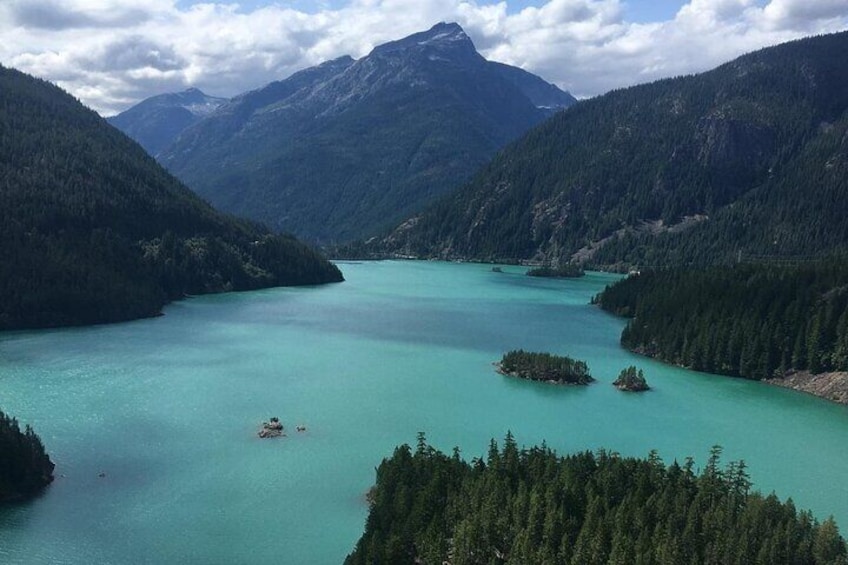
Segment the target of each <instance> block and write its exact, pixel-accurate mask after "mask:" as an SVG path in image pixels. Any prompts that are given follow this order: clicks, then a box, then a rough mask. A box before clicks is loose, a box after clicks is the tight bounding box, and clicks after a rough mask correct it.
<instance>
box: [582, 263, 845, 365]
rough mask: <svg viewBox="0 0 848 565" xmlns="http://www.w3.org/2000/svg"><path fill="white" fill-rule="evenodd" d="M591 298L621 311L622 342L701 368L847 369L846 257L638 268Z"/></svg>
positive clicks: (606, 307) (667, 358)
mask: <svg viewBox="0 0 848 565" xmlns="http://www.w3.org/2000/svg"><path fill="white" fill-rule="evenodd" d="M596 301H597V302H598V303H599V304H600V305H601V307H603V308H604V309H605V310H609V311H610V312H613V313H615V314H619V315H622V316H628V317H631V318H632V319H631V320H630V322H628V324H627V326H626V327H625V329H624V331H623V332H622V335H621V343H622V345H624V346H625V347H628V348H629V349H632V350H634V351H637V352H639V353H644V354H646V355H650V356H652V357H656V358H658V359H661V360H663V361H667V362H669V363H674V364H677V365H682V366H684V367H689V368H692V369H695V370H699V371H706V372H709V373H719V374H723V375H732V376H739V377H744V378H748V379H764V378H771V377H775V376H781V375H783V374H785V373H786V372H787V371H789V370H791V369H795V370H804V369H806V370H809V371H811V372H812V373H819V372H822V371H848V260H846V257H845V256H840V257H836V258H832V259H830V260H827V261H822V262H816V263H812V264H808V265H801V266H781V265H744V264H743V265H737V266H733V267H721V266H718V267H712V268H708V269H673V270H664V271H654V272H644V273H640V274H638V275H634V276H630V277H628V278H626V279H623V280H621V281H619V282H618V283H616V284H614V285H612V286H610V287H608V288H607V289H606V290H605V291H604V292H602V293H601V294H600V295H599V296H598V297H597V298H596Z"/></svg>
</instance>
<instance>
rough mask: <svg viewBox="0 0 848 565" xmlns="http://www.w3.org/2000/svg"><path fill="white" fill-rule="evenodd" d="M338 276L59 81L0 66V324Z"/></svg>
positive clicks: (151, 306) (107, 318)
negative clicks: (172, 171) (202, 186)
mask: <svg viewBox="0 0 848 565" xmlns="http://www.w3.org/2000/svg"><path fill="white" fill-rule="evenodd" d="M340 280H342V275H341V273H340V272H339V270H338V269H337V268H336V267H335V265H333V264H331V263H329V262H328V261H327V260H326V259H324V258H323V257H321V256H320V255H319V254H318V253H316V252H315V251H313V250H312V249H310V248H308V247H306V246H305V245H303V244H302V243H299V242H298V241H296V240H294V239H293V238H291V237H284V236H278V235H274V234H271V233H270V232H269V231H268V230H267V229H266V228H263V227H262V226H259V225H257V224H254V223H252V222H248V221H244V220H238V219H235V218H231V217H228V216H225V215H223V214H221V213H219V212H216V211H215V210H214V209H212V207H210V206H209V205H208V204H206V203H205V202H203V201H202V200H201V199H200V198H199V197H198V196H196V195H195V194H194V193H192V192H191V191H190V190H189V189H188V188H186V187H185V186H183V185H182V184H181V183H180V182H179V181H178V180H177V179H175V178H174V177H172V176H171V175H169V174H168V173H167V172H166V171H165V170H164V169H163V168H162V167H161V166H159V165H158V164H157V163H156V161H154V160H153V158H152V157H150V156H149V155H148V154H147V153H146V152H145V151H144V150H143V149H142V148H141V147H140V146H139V145H138V144H136V143H135V142H133V141H132V140H131V139H129V138H128V137H126V136H125V135H124V134H122V133H121V132H119V131H118V130H116V129H115V128H113V127H111V126H109V125H108V124H107V123H106V122H105V121H104V120H103V119H102V118H101V117H100V116H98V115H97V114H96V113H94V112H93V111H91V110H88V109H87V108H85V107H83V106H82V105H81V104H80V103H79V102H77V101H76V100H75V99H74V98H73V97H71V96H70V95H69V94H67V93H65V92H64V91H62V90H61V89H59V88H58V87H56V86H54V85H52V84H50V83H48V82H45V81H42V80H39V79H35V78H33V77H31V76H28V75H26V74H24V73H21V72H19V71H16V70H14V69H8V68H4V67H2V66H0V296H2V297H3V301H2V303H0V330H8V329H21V328H37V327H50V326H66V325H79V324H91V323H100V322H113V321H120V320H128V319H133V318H139V317H145V316H154V315H157V314H158V313H159V312H160V310H161V308H162V306H163V305H164V304H165V303H167V302H168V301H170V300H175V299H178V298H182V297H183V296H185V295H186V294H200V293H206V292H219V291H227V290H247V289H255V288H262V287H268V286H275V285H293V284H318V283H322V282H331V281H340Z"/></svg>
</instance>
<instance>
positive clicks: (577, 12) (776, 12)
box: [0, 0, 848, 115]
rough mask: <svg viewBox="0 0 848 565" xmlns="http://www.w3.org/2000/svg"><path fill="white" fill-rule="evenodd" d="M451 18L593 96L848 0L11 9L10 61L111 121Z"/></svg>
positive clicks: (825, 29) (530, 66)
mask: <svg viewBox="0 0 848 565" xmlns="http://www.w3.org/2000/svg"><path fill="white" fill-rule="evenodd" d="M440 21H446V22H457V23H459V24H460V25H461V26H462V27H463V28H464V29H465V31H466V33H467V34H468V35H469V36H470V37H471V39H472V40H473V41H474V44H475V45H476V47H477V49H478V51H480V52H481V53H482V54H483V55H484V56H485V57H486V58H488V59H490V60H496V61H501V62H504V63H508V64H511V65H516V66H519V67H522V68H524V69H526V70H528V71H530V72H533V73H536V74H538V75H540V76H541V77H542V78H544V79H546V80H547V81H549V82H552V83H554V84H556V85H557V86H559V87H560V88H562V89H564V90H568V91H569V92H571V93H572V94H574V95H575V96H577V97H579V98H584V97H589V96H595V95H598V94H602V93H604V92H607V91H609V90H611V89H614V88H620V87H626V86H630V85H634V84H639V83H644V82H648V81H652V80H656V79H659V78H665V77H669V76H678V75H682V74H690V73H694V72H701V71H705V70H709V69H711V68H713V67H715V66H717V65H719V64H721V63H723V62H726V61H729V60H731V59H733V58H735V57H737V56H739V55H741V54H743V53H746V52H749V51H753V50H756V49H759V48H761V47H766V46H769V45H774V44H777V43H782V42H784V41H788V40H791V39H796V38H799V37H804V36H809V35H815V34H821V33H830V32H836V31H842V30H845V29H848V1H846V0H690V1H688V2H687V1H686V0H503V1H491V2H489V1H485V0H477V1H475V0H218V1H216V0H202V1H201V0H0V64H3V65H5V66H8V67H14V68H17V69H19V70H22V71H24V72H27V73H30V74H33V75H35V76H38V77H41V78H44V79H47V80H50V81H52V82H54V83H56V84H58V85H59V86H61V87H62V88H64V89H65V90H67V91H69V92H70V93H71V94H73V95H74V96H76V97H77V98H78V99H80V100H81V101H82V102H83V103H85V104H86V105H88V106H89V107H91V108H93V109H95V110H97V111H98V112H100V113H101V114H103V115H112V114H115V113H117V112H120V111H122V110H125V109H126V108H128V107H130V106H131V105H133V104H135V103H137V102H139V101H141V100H143V99H144V98H147V97H149V96H153V95H156V94H161V93H163V92H177V91H180V90H184V89H186V88H189V87H197V88H200V89H201V90H203V91H204V92H206V93H207V94H211V95H214V96H224V97H230V96H234V95H236V94H239V93H241V92H245V91H248V90H252V89H255V88H259V87H261V86H263V85H265V84H267V83H269V82H271V81H274V80H280V79H283V78H286V77H287V76H289V75H291V74H292V73H294V72H296V71H298V70H300V69H303V68H306V67H309V66H312V65H316V64H318V63H321V62H323V61H326V60H328V59H333V58H335V57H339V56H342V55H350V56H352V57H354V58H359V57H363V56H365V55H367V54H368V53H369V52H370V50H371V49H372V48H373V47H374V46H375V45H379V44H381V43H384V42H386V41H390V40H393V39H399V38H401V37H404V36H406V35H409V34H412V33H415V32H417V31H422V30H425V29H428V28H430V27H431V26H433V25H434V24H436V23H438V22H440Z"/></svg>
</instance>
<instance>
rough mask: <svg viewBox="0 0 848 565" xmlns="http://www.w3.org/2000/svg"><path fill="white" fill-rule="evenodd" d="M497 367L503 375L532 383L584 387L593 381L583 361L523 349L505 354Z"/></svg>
mask: <svg viewBox="0 0 848 565" xmlns="http://www.w3.org/2000/svg"><path fill="white" fill-rule="evenodd" d="M497 367H498V372H499V373H501V374H503V375H508V376H510V377H520V378H522V379H530V380H533V381H544V382H549V383H559V384H575V385H586V384H589V383H591V382H592V381H594V380H595V379H593V378H592V376H591V375H590V374H589V367H588V366H587V365H586V363H585V362H583V361H575V360H574V359H572V358H570V357H561V356H559V355H551V354H550V353H534V352H530V351H524V350H523V349H518V350H513V351H510V352H509V353H505V354H504V356H503V358H501V361H500V363H498V364H497Z"/></svg>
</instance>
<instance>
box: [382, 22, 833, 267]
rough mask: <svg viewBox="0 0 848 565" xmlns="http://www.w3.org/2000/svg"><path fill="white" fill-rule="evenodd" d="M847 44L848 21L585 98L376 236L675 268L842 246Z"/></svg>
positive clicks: (473, 253) (471, 252)
mask: <svg viewBox="0 0 848 565" xmlns="http://www.w3.org/2000/svg"><path fill="white" fill-rule="evenodd" d="M846 50H848V33H840V34H835V35H830V36H823V37H815V38H809V39H805V40H801V41H796V42H792V43H788V44H784V45H781V46H777V47H772V48H768V49H764V50H761V51H758V52H756V53H752V54H749V55H746V56H743V57H740V58H739V59H737V60H735V61H733V62H731V63H727V64H725V65H722V66H721V67H718V68H717V69H715V70H713V71H710V72H707V73H703V74H700V75H696V76H689V77H682V78H676V79H670V80H663V81H659V82H656V83H652V84H647V85H642V86H637V87H633V88H628V89H625V90H619V91H615V92H612V93H609V94H607V95H604V96H601V97H599V98H596V99H592V100H588V101H585V102H582V103H581V104H579V105H577V106H575V107H573V108H571V109H569V110H568V111H566V112H562V113H560V114H558V115H557V116H554V117H553V118H551V120H549V121H548V122H546V123H545V124H543V125H541V126H539V127H538V128H536V129H534V130H533V131H531V132H530V133H528V134H527V135H526V136H525V137H523V138H522V139H521V140H519V141H517V142H515V143H514V144H512V145H511V146H509V147H508V148H506V149H505V150H504V151H502V152H501V153H500V154H499V155H498V156H497V157H495V159H494V160H493V161H492V162H491V163H490V164H489V165H488V166H487V167H485V168H484V169H483V170H482V171H481V172H480V173H479V174H478V175H477V176H476V177H475V178H474V179H473V180H472V181H471V182H470V183H468V184H467V185H466V186H464V187H463V188H462V189H461V190H459V191H458V192H457V193H456V194H455V195H453V196H451V197H448V198H445V199H444V200H443V201H441V202H439V203H438V204H437V205H436V206H434V207H433V208H431V209H430V210H428V211H426V212H425V213H423V214H421V215H420V216H418V217H415V218H413V219H411V220H409V221H407V222H404V224H402V225H401V227H400V228H398V229H397V230H395V231H394V232H393V233H392V234H391V235H389V236H388V237H387V238H385V239H384V240H383V241H382V243H381V248H382V250H384V251H392V252H400V253H405V254H414V255H424V256H443V257H466V258H479V259H536V260H549V261H550V260H553V261H557V260H569V259H572V258H575V259H577V258H579V259H583V260H589V261H594V262H596V263H604V264H614V263H616V262H619V261H622V260H624V261H629V262H631V263H636V264H640V263H644V262H645V261H646V260H647V261H650V263H648V264H667V263H691V262H700V261H703V262H714V261H718V260H729V258H730V257H731V256H736V253H735V252H736V251H738V250H740V249H741V250H742V251H744V252H747V253H758V254H765V253H772V254H779V253H785V252H786V250H787V249H791V250H792V252H793V253H819V252H823V251H827V250H829V249H833V248H834V247H839V246H844V245H845V244H846V243H848V240H846V239H844V238H839V237H834V236H832V234H833V233H834V232H839V233H842V234H844V233H846V226H845V222H846V220H845V218H846V215H845V212H848V210H846V209H845V207H846V204H845V202H846V199H845V198H844V194H845V191H846V181H845V178H846V177H845V176H844V174H840V171H844V169H842V168H840V167H841V165H840V163H841V162H842V161H841V160H840V159H842V158H843V157H840V156H844V153H845V139H844V136H842V135H841V134H840V132H843V131H844V120H845V117H844V112H845V111H846V109H848V61H846V60H845V58H844V56H843V55H844V53H845V52H846ZM801 171H804V172H803V173H801ZM817 179H822V181H823V182H821V183H819V182H818V181H817ZM825 209H827V211H826V212H825V214H827V217H828V221H833V222H834V225H831V226H825V225H824V224H823V223H822V216H821V214H819V213H817V212H815V211H816V210H825ZM811 226H815V229H812V230H810V227H811ZM778 233H780V234H783V235H781V238H779V239H778V240H775V239H774V237H772V236H774V235H776V234H778ZM801 234H805V235H801ZM785 238H789V239H791V240H792V241H793V243H792V245H791V246H789V247H786V248H785V247H784V246H783V241H784V240H785ZM775 241H777V243H775ZM786 241H788V240H786ZM819 245H827V246H828V248H829V249H820V248H819ZM599 248H600V251H598V249H599Z"/></svg>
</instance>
